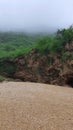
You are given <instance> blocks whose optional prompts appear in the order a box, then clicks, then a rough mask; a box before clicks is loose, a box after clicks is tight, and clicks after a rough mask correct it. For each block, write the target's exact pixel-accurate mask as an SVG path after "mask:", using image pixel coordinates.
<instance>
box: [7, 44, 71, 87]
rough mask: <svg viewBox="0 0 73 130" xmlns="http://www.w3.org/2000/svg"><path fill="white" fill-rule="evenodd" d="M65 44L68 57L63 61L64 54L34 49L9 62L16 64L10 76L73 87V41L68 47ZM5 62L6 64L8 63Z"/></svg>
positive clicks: (22, 79)
mask: <svg viewBox="0 0 73 130" xmlns="http://www.w3.org/2000/svg"><path fill="white" fill-rule="evenodd" d="M68 46H69V45H68V43H67V45H66V46H65V49H66V53H67V54H68V57H69V58H67V59H65V60H64V61H62V55H61V54H57V55H52V54H49V53H48V54H42V55H41V54H40V53H39V52H38V51H37V50H32V51H31V52H30V53H29V54H28V55H22V56H20V57H18V58H16V59H15V60H13V61H12V60H8V61H7V63H9V64H11V65H13V66H15V70H14V72H13V73H12V74H11V73H10V74H8V76H10V77H12V78H14V79H19V80H21V81H31V82H41V83H47V84H54V85H61V86H63V85H66V84H67V85H70V86H72V87H73V60H72V59H71V58H70V57H72V56H73V43H72V44H71V45H70V48H69V49H68ZM7 63H5V64H7Z"/></svg>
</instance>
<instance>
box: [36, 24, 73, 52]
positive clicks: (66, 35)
mask: <svg viewBox="0 0 73 130" xmlns="http://www.w3.org/2000/svg"><path fill="white" fill-rule="evenodd" d="M72 41H73V27H72V26H71V27H70V28H68V29H63V30H58V31H57V33H56V34H55V35H54V36H46V37H44V38H43V39H40V40H38V41H37V44H36V48H37V49H38V50H39V52H40V53H55V54H58V53H60V54H62V53H65V45H66V44H67V43H69V44H70V43H71V42H72Z"/></svg>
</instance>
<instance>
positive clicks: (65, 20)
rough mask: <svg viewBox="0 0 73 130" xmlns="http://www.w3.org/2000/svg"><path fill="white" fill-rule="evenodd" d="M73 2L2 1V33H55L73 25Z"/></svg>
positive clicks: (63, 0)
mask: <svg viewBox="0 0 73 130" xmlns="http://www.w3.org/2000/svg"><path fill="white" fill-rule="evenodd" d="M72 12H73V0H59V1H58V0H54V1H53V0H10V1H9V0H0V31H24V32H48V31H49V32H54V31H56V30H57V29H58V28H66V27H68V26H70V25H71V24H72V23H73V15H72Z"/></svg>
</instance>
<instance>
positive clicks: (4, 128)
mask: <svg viewBox="0 0 73 130" xmlns="http://www.w3.org/2000/svg"><path fill="white" fill-rule="evenodd" d="M0 130H73V88H69V87H59V86H53V85H46V84H39V83H27V82H7V83H6V82H4V83H0Z"/></svg>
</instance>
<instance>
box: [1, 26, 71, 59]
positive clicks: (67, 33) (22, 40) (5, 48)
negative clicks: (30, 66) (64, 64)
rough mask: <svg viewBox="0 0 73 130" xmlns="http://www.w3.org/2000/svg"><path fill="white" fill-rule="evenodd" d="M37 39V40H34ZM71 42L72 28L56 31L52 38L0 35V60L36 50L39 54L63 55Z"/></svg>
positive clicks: (19, 34) (20, 34)
mask: <svg viewBox="0 0 73 130" xmlns="http://www.w3.org/2000/svg"><path fill="white" fill-rule="evenodd" d="M36 39H37V40H36ZM71 41H73V27H72V26H71V27H70V28H68V29H62V30H58V31H57V33H55V34H54V35H53V36H41V37H40V35H38V36H36V35H34V36H32V35H25V34H24V33H11V32H10V33H0V59H1V58H2V59H3V58H7V57H16V56H19V55H22V54H25V53H26V54H27V53H28V52H30V50H32V48H36V49H37V50H38V51H39V52H40V53H45V54H47V53H52V54H53V53H55V54H56V53H60V54H62V53H64V57H66V56H67V54H65V45H66V44H67V43H71Z"/></svg>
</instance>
